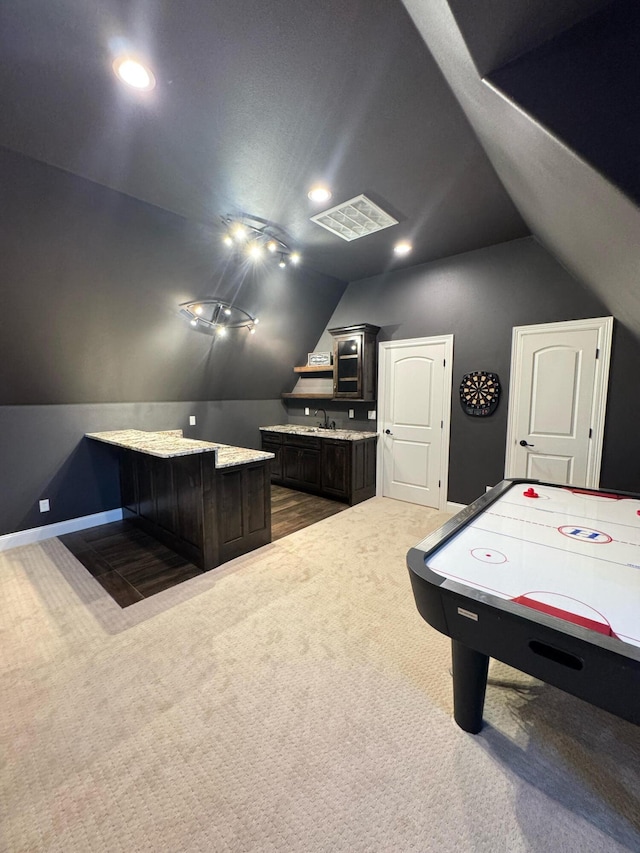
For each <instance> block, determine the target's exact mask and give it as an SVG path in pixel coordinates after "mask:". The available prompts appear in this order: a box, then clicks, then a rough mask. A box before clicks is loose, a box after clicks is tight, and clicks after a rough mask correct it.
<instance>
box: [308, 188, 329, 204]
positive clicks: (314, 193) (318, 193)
mask: <svg viewBox="0 0 640 853" xmlns="http://www.w3.org/2000/svg"><path fill="white" fill-rule="evenodd" d="M307 198H309V199H311V201H317V202H319V203H322V202H325V201H329V199H330V198H331V190H330V189H328V188H327V187H325V186H323V185H321V184H318V185H317V186H315V187H311V189H310V190H309V192H308V193H307Z"/></svg>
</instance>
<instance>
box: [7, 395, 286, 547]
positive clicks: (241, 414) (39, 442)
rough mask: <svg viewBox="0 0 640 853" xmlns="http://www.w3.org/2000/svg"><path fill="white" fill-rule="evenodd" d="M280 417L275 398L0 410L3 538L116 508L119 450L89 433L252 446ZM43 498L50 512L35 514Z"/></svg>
mask: <svg viewBox="0 0 640 853" xmlns="http://www.w3.org/2000/svg"><path fill="white" fill-rule="evenodd" d="M189 415H195V417H196V425H195V426H193V427H192V426H189ZM283 419H285V413H284V409H283V406H282V403H281V402H280V400H220V401H217V402H188V403H185V402H181V403H98V404H86V403H83V404H75V405H57V406H56V405H52V406H0V436H1V438H2V440H1V441H0V470H1V471H2V489H0V534H3V533H13V532H15V531H16V530H25V529H27V528H30V527H38V526H40V525H42V524H52V523H54V522H57V521H64V520H66V519H69V518H76V517H78V516H83V515H91V514H92V513H96V512H104V511H105V510H109V509H114V508H116V507H119V506H121V501H120V486H119V478H118V461H117V450H116V448H114V447H110V446H109V445H106V444H102V443H99V442H96V441H92V440H91V439H87V438H84V434H85V433H86V432H101V431H104V430H112V429H148V430H155V429H157V430H163V429H183V431H184V435H185V436H186V437H187V438H199V439H205V440H215V441H221V442H222V443H223V444H235V445H238V446H241V447H256V448H257V447H260V433H259V430H258V427H259V426H264V425H268V424H274V423H282V421H283ZM43 498H49V500H50V502H51V510H50V512H47V513H40V511H39V507H38V501H40V500H42V499H43Z"/></svg>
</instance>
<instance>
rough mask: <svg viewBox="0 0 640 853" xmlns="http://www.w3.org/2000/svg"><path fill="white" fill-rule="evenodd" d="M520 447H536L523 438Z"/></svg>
mask: <svg viewBox="0 0 640 853" xmlns="http://www.w3.org/2000/svg"><path fill="white" fill-rule="evenodd" d="M520 447H535V444H529V442H528V441H525V440H524V438H523V439H522V440H521V442H520Z"/></svg>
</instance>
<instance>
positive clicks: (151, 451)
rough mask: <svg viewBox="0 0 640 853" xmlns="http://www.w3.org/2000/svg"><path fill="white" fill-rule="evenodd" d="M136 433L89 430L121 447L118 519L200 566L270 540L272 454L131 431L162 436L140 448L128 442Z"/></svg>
mask: <svg viewBox="0 0 640 853" xmlns="http://www.w3.org/2000/svg"><path fill="white" fill-rule="evenodd" d="M135 432H136V431H134V430H127V431H122V432H120V433H93V434H90V435H89V437H90V438H95V439H97V440H99V441H106V442H107V443H110V444H115V445H116V446H119V447H120V487H121V493H122V507H123V514H124V518H126V519H128V520H130V521H133V522H134V523H135V524H137V525H139V526H140V527H141V528H142V529H143V530H144V531H145V532H147V533H149V534H150V535H151V536H154V537H155V538H156V539H158V540H159V541H161V542H162V543H163V544H165V545H167V547H169V548H171V549H173V550H174V551H176V552H177V553H178V554H180V555H182V556H183V557H185V558H186V559H187V560H189V561H191V562H192V563H194V564H195V565H196V566H198V567H199V568H200V569H202V570H203V571H208V570H209V569H213V568H215V567H216V566H219V565H221V564H222V563H226V562H227V561H229V560H232V559H234V558H235V557H239V556H240V555H241V554H246V553H247V552H248V551H252V550H254V549H255V548H259V547H261V546H262V545H268V544H269V543H270V542H271V492H270V490H271V482H270V470H269V468H270V461H271V459H272V454H270V453H264V452H261V451H251V450H247V449H245V448H233V447H228V446H227V445H213V444H210V443H208V442H196V441H190V440H189V439H184V438H182V436H181V435H177V434H176V432H174V433H165V434H163V433H138V434H137V436H143V437H146V436H150V437H154V436H164V437H166V441H167V442H169V446H168V447H162V448H160V449H161V450H162V451H165V452H162V453H160V452H158V449H159V445H158V444H157V443H156V444H149V443H148V442H147V444H146V446H145V445H143V443H142V439H140V447H139V449H138V447H135V446H133V445H132V442H133V441H136V440H137V436H135V435H134V436H133V439H131V435H132V434H133V433H135ZM125 433H126V434H125ZM172 438H173V442H174V444H171V439H172ZM151 441H153V438H151ZM176 442H177V443H178V444H175V443H176ZM178 445H179V452H177V453H176V452H172V451H174V450H175V447H178ZM185 445H186V447H187V448H189V447H190V445H191V449H186V450H185ZM209 450H211V451H213V452H207V451H209ZM244 459H246V460H247V461H244ZM234 461H235V462H236V464H234Z"/></svg>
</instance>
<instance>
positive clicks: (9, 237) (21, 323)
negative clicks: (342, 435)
mask: <svg viewBox="0 0 640 853" xmlns="http://www.w3.org/2000/svg"><path fill="white" fill-rule="evenodd" d="M0 185H1V186H2V206H1V209H0V257H2V265H1V266H0V284H1V286H2V295H3V305H2V320H1V321H0V322H1V327H0V332H1V333H0V405H11V404H36V405H37V404H42V403H52V404H53V403H95V402H118V403H119V402H137V401H141V400H152V401H154V400H155V401H158V400H163V401H173V400H221V399H227V400H239V399H273V398H275V397H278V396H279V395H280V393H281V392H282V391H284V390H286V386H287V384H288V383H289V382H290V378H291V371H290V365H292V364H295V363H296V362H297V360H298V359H299V358H301V357H302V354H303V353H304V354H305V355H306V352H307V350H308V340H309V339H311V340H314V339H315V338H317V337H318V335H319V334H320V333H321V331H322V329H323V328H324V326H325V324H326V322H327V319H328V317H329V316H330V315H331V313H332V311H333V309H334V307H335V305H336V304H337V302H338V300H339V299H340V297H341V295H342V293H343V292H344V289H345V287H346V285H345V283H343V282H339V281H338V280H337V279H333V278H329V277H328V276H323V275H319V274H318V273H314V272H313V271H312V270H309V269H307V268H306V267H305V266H304V264H303V265H301V266H300V267H299V268H295V267H291V268H287V269H285V270H281V269H280V268H279V267H278V265H277V264H276V263H274V262H273V259H270V260H271V262H270V263H266V262H265V263H264V264H263V265H261V266H258V267H254V266H252V265H249V266H247V265H244V264H242V263H235V262H233V261H231V262H230V260H229V256H228V254H227V249H226V247H225V246H224V245H223V244H222V231H221V230H217V229H215V228H212V227H206V226H204V225H202V224H200V223H196V222H188V221H187V220H185V219H183V218H182V217H180V216H176V215H175V214H172V213H167V212H166V211H163V210H160V209H159V208H156V207H153V206H152V205H149V204H145V203H144V202H140V201H136V200H135V199H132V198H129V197H128V196H124V195H122V194H121V193H118V192H115V191H113V190H109V189H106V188H104V187H101V186H98V185H97V184H93V183H91V182H90V181H87V180H85V179H83V178H78V177H76V176H73V175H69V174H67V173H66V172H62V171H61V170H59V169H55V168H53V167H51V166H47V165H45V164H43V163H38V162H36V161H35V160H31V159H29V158H27V157H22V156H20V155H18V154H14V153H12V152H9V151H7V150H5V149H0ZM206 296H222V297H224V298H227V299H230V300H232V301H235V302H237V304H238V305H239V306H240V307H242V308H244V309H245V310H247V311H249V312H250V313H251V314H253V315H254V316H255V315H257V316H258V317H259V318H260V325H259V327H258V331H257V333H256V334H255V335H249V334H248V333H247V330H246V329H241V330H236V333H234V334H229V335H228V336H227V337H226V338H222V339H221V338H212V337H211V336H209V335H205V334H199V333H198V332H196V331H194V330H193V329H192V328H191V327H190V326H189V324H188V322H187V321H186V320H185V319H184V318H183V317H181V316H180V313H179V307H178V306H179V304H180V303H181V302H185V301H187V300H188V299H202V298H205V297H206Z"/></svg>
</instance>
